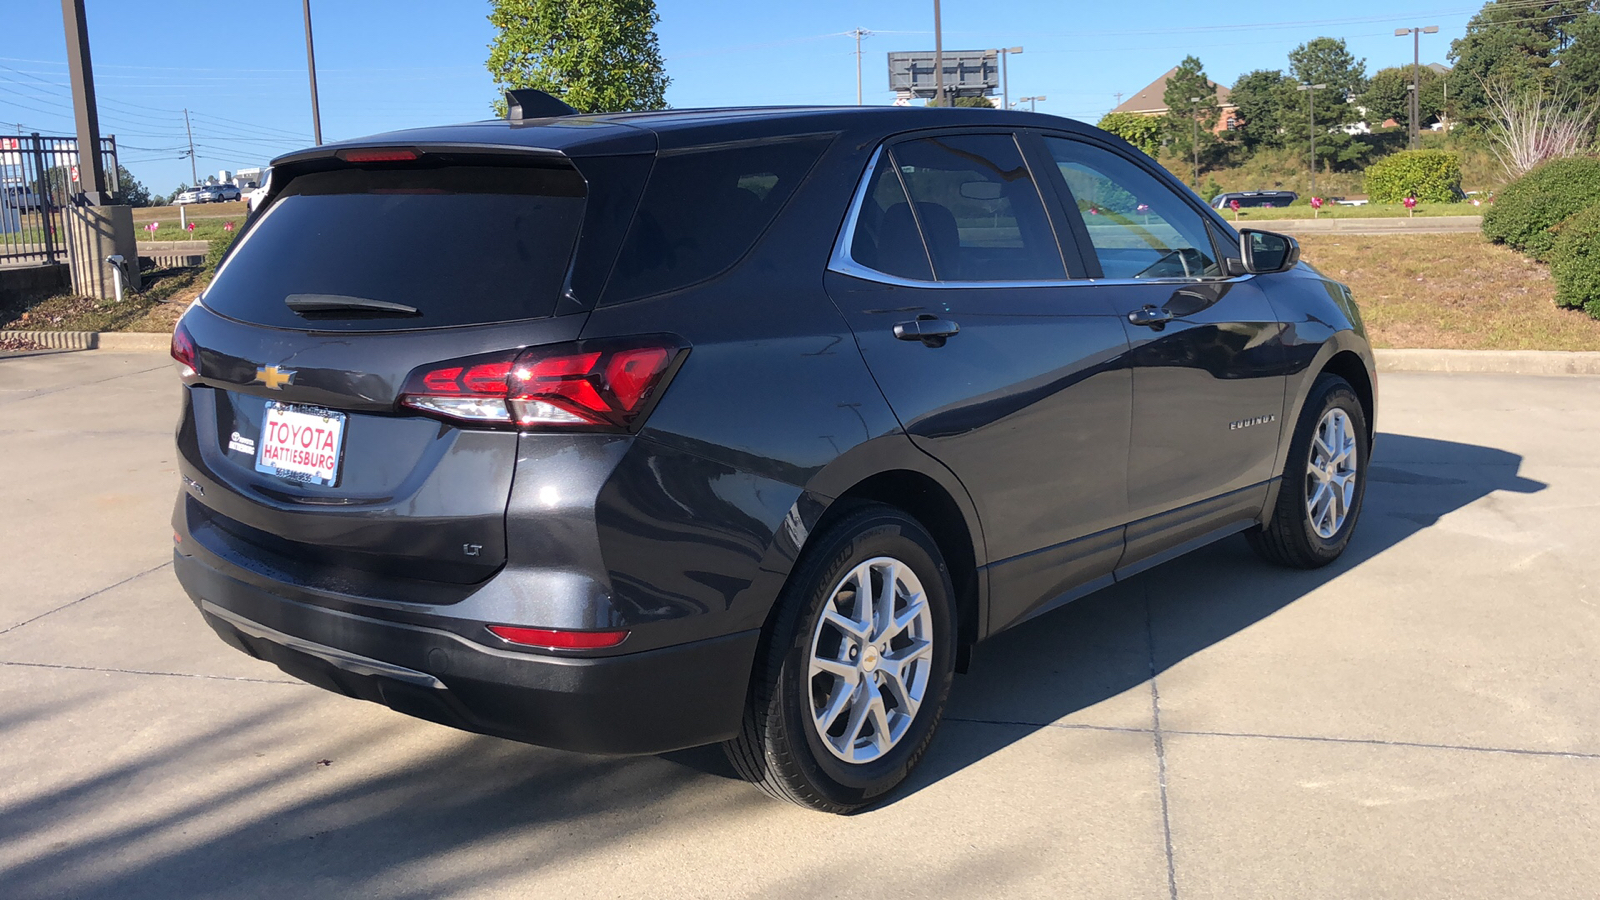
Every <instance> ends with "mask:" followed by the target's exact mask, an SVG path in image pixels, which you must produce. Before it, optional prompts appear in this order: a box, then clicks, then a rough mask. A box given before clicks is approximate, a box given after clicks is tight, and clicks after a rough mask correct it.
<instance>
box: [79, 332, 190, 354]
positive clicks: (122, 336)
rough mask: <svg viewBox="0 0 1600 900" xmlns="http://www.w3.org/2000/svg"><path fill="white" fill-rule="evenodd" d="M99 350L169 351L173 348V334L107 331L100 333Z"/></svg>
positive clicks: (126, 351) (122, 351)
mask: <svg viewBox="0 0 1600 900" xmlns="http://www.w3.org/2000/svg"><path fill="white" fill-rule="evenodd" d="M95 349H97V350H111V351H113V352H120V353H130V352H147V353H167V352H169V351H171V350H172V335H170V334H156V333H144V332H136V331H105V332H101V333H100V341H99V346H98V347H96V348H95Z"/></svg>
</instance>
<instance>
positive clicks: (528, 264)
mask: <svg viewBox="0 0 1600 900" xmlns="http://www.w3.org/2000/svg"><path fill="white" fill-rule="evenodd" d="M583 205H584V199H583V180H582V178H580V177H579V176H578V174H577V172H575V171H573V170H571V169H534V168H490V167H472V166H459V167H450V168H440V169H415V170H402V169H391V170H385V171H365V170H343V171H336V172H321V173H316V174H310V175H302V176H300V177H298V178H296V179H294V180H293V181H291V182H290V183H289V184H287V185H285V187H284V190H283V193H282V194H281V195H280V196H279V197H278V199H277V200H276V201H275V202H274V203H273V204H272V205H271V206H269V207H267V208H265V209H263V210H262V212H261V214H260V218H258V219H256V220H255V221H253V222H252V223H251V225H250V229H249V230H248V231H247V232H246V233H245V234H244V235H242V236H241V238H240V243H239V245H238V246H237V247H235V248H234V251H233V253H232V254H231V255H230V256H229V257H228V260H227V262H226V263H225V264H224V265H223V267H222V268H221V269H220V270H219V271H218V272H217V277H216V279H215V280H214V281H213V282H212V284H211V287H210V288H209V289H208V290H207V291H206V294H205V299H204V301H203V302H204V303H205V305H206V306H207V307H209V308H210V309H213V310H215V311H216V312H219V313H221V314H223V315H225V316H231V317H233V318H236V319H242V320H244V321H247V322H256V323H259V324H262V325H272V326H277V327H283V328H305V327H308V326H312V327H316V328H318V329H321V330H339V331H373V330H389V329H396V328H434V327H442V326H449V325H468V324H478V323H486V322H503V321H509V320H513V319H526V318H534V317H539V316H547V315H550V313H551V311H552V310H554V309H555V304H556V300H557V298H558V297H559V295H560V292H561V283H562V279H563V278H565V276H566V271H567V263H568V261H569V259H570V258H571V256H572V245H573V241H574V239H575V237H576V235H577V233H578V226H579V224H580V222H581V221H582V219H583ZM292 294H332V295H338V296H347V297H356V298H362V299H368V300H382V301H386V302H390V303H399V304H403V305H405V306H411V307H415V308H416V309H417V310H418V311H419V312H420V315H418V316H414V317H406V318H395V317H376V318H336V317H332V316H329V315H326V314H318V315H317V316H316V318H315V319H308V318H306V317H303V316H300V315H297V314H295V313H294V312H293V311H291V310H290V309H289V308H288V307H287V306H286V305H285V304H284V300H285V298H287V297H288V296H290V295H292Z"/></svg>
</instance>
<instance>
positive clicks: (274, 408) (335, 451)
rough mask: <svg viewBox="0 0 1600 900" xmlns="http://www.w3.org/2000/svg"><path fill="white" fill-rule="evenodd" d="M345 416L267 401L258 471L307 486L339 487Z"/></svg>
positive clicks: (258, 449)
mask: <svg viewBox="0 0 1600 900" xmlns="http://www.w3.org/2000/svg"><path fill="white" fill-rule="evenodd" d="M343 449H344V413H337V412H334V411H332V410H328V409H320V408H318V407H315V406H294V405H291V404H288V403H278V402H276V401H271V400H269V401H267V410H266V415H265V416H263V417H262V420H261V439H260V440H259V441H257V442H256V471H257V472H266V473H268V474H271V475H279V476H282V477H284V478H288V479H290V480H292V481H299V482H302V483H305V484H322V485H328V486H330V487H331V486H333V485H336V484H338V483H339V457H340V453H341V452H342V450H343Z"/></svg>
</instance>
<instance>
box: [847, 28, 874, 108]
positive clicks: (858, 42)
mask: <svg viewBox="0 0 1600 900" xmlns="http://www.w3.org/2000/svg"><path fill="white" fill-rule="evenodd" d="M850 33H851V34H853V35H855V36H856V105H857V106H860V105H861V39H862V38H863V37H865V36H867V35H869V34H871V33H872V32H870V31H868V30H866V29H865V28H857V29H856V30H854V31H852V32H850Z"/></svg>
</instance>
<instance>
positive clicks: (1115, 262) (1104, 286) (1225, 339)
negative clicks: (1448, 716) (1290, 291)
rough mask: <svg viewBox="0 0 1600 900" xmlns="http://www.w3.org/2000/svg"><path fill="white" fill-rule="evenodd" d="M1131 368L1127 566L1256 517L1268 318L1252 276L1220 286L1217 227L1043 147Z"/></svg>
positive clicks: (1274, 427) (1277, 362)
mask: <svg viewBox="0 0 1600 900" xmlns="http://www.w3.org/2000/svg"><path fill="white" fill-rule="evenodd" d="M1043 143H1044V146H1045V151H1046V152H1047V153H1048V154H1049V157H1050V158H1051V159H1052V160H1053V161H1054V162H1055V164H1056V170H1057V173H1058V175H1059V177H1060V180H1058V181H1056V184H1057V186H1058V187H1059V188H1061V189H1062V190H1063V196H1064V197H1065V198H1066V201H1067V202H1066V205H1067V207H1068V210H1067V212H1068V214H1069V215H1072V216H1075V217H1076V221H1074V222H1073V226H1074V229H1075V230H1076V231H1078V233H1079V234H1080V235H1081V238H1080V240H1081V241H1082V243H1083V246H1084V247H1085V253H1086V255H1091V260H1090V264H1091V266H1093V267H1095V268H1096V269H1098V271H1097V272H1096V275H1097V276H1098V277H1097V278H1096V280H1095V283H1094V287H1093V288H1091V289H1090V292H1092V293H1093V294H1095V295H1097V296H1098V297H1100V298H1102V299H1103V300H1104V301H1105V302H1107V303H1109V304H1110V305H1111V306H1112V307H1113V308H1114V309H1115V311H1116V312H1117V313H1118V314H1119V316H1120V317H1121V319H1122V322H1123V325H1124V327H1125V328H1126V329H1127V331H1128V335H1129V342H1130V345H1131V354H1130V360H1131V362H1132V365H1133V367H1134V368H1133V422H1132V426H1133V427H1132V443H1131V447H1130V450H1129V461H1128V509H1129V515H1130V519H1131V520H1132V521H1133V524H1131V525H1130V527H1129V531H1128V552H1127V557H1126V558H1125V560H1124V564H1129V563H1132V562H1135V561H1137V560H1139V559H1141V558H1145V557H1149V556H1152V555H1154V554H1155V553H1158V552H1160V551H1161V550H1164V549H1167V548H1168V547H1171V546H1175V545H1177V544H1181V543H1183V542H1185V541H1187V540H1192V539H1198V538H1201V537H1203V536H1205V535H1206V534H1207V533H1209V532H1210V531H1212V530H1213V529H1216V528H1221V527H1228V526H1230V525H1234V524H1237V523H1238V522H1239V521H1241V520H1244V519H1248V518H1253V517H1254V516H1255V515H1256V514H1257V513H1259V511H1260V506H1261V499H1262V496H1263V495H1262V492H1261V491H1260V490H1252V488H1254V487H1256V486H1259V485H1261V484H1263V483H1264V482H1266V481H1267V480H1269V479H1270V478H1272V477H1273V476H1274V475H1276V474H1277V473H1276V472H1274V471H1273V461H1274V459H1275V457H1276V451H1277V446H1278V440H1279V430H1280V428H1281V426H1282V423H1281V422H1279V421H1278V412H1279V411H1280V410H1281V409H1282V408H1283V392H1284V383H1285V380H1284V372H1283V362H1284V357H1283V353H1282V341H1281V328H1282V326H1281V325H1280V323H1279V321H1278V316H1277V314H1276V312H1275V311H1274V310H1273V308H1272V305H1271V303H1269V302H1268V300H1267V297H1266V294H1265V293H1264V292H1263V291H1262V290H1261V288H1260V286H1259V285H1258V284H1257V283H1256V279H1255V278H1254V277H1253V276H1243V277H1226V276H1225V275H1224V274H1223V270H1222V263H1221V261H1220V260H1221V258H1222V256H1223V254H1226V253H1230V252H1236V251H1232V250H1231V248H1229V247H1227V246H1226V244H1224V243H1223V242H1221V241H1218V240H1215V239H1214V235H1215V234H1217V233H1216V232H1214V231H1213V228H1214V226H1213V225H1211V224H1208V221H1207V219H1206V217H1205V215H1204V214H1203V213H1202V212H1201V211H1200V210H1199V209H1198V208H1197V206H1196V205H1195V204H1193V203H1191V201H1190V200H1189V199H1188V198H1186V197H1184V196H1183V195H1181V194H1179V193H1178V191H1176V190H1174V189H1173V188H1172V187H1170V186H1169V185H1167V184H1166V183H1164V182H1163V181H1162V180H1161V179H1159V178H1157V177H1156V176H1155V175H1154V174H1153V173H1152V172H1150V171H1148V170H1147V169H1145V168H1144V167H1143V166H1142V165H1141V164H1140V163H1138V162H1136V161H1134V160H1132V159H1130V158H1128V157H1126V156H1124V155H1123V154H1121V153H1118V152H1116V151H1115V150H1113V149H1111V148H1109V147H1105V146H1102V145H1099V144H1097V143H1094V142H1091V141H1088V140H1082V139H1076V138H1070V137H1066V136H1046V137H1044V138H1043Z"/></svg>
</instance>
